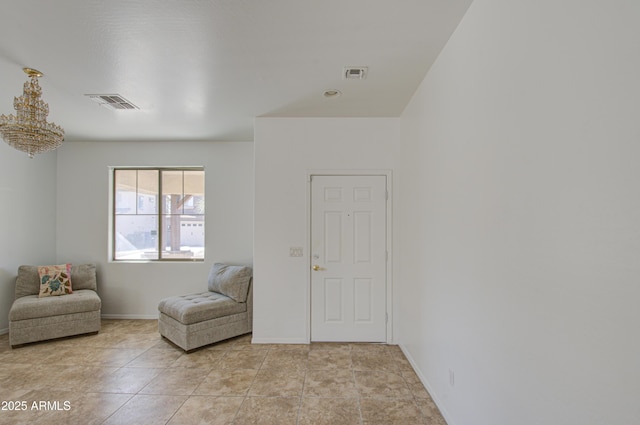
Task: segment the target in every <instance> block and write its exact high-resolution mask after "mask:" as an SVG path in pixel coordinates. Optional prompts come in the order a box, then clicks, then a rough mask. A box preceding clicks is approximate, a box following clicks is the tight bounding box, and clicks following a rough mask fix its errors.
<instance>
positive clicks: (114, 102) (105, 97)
mask: <svg viewBox="0 0 640 425" xmlns="http://www.w3.org/2000/svg"><path fill="white" fill-rule="evenodd" d="M85 96H88V97H89V99H91V100H93V101H94V102H97V103H99V104H100V105H102V106H104V107H105V108H109V109H113V110H120V109H140V108H138V107H137V106H136V105H134V104H133V103H131V102H129V101H128V100H127V99H125V98H124V97H122V96H120V95H119V94H85Z"/></svg>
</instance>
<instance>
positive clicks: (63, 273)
mask: <svg viewBox="0 0 640 425" xmlns="http://www.w3.org/2000/svg"><path fill="white" fill-rule="evenodd" d="M38 276H39V277H40V294H39V295H38V297H51V296H55V295H66V294H71V293H72V292H73V291H72V290H71V264H61V265H58V266H39V267H38Z"/></svg>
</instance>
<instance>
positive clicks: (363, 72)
mask: <svg viewBox="0 0 640 425" xmlns="http://www.w3.org/2000/svg"><path fill="white" fill-rule="evenodd" d="M344 78H345V79H347V80H364V79H365V78H367V67H366V66H348V67H346V68H345V69H344Z"/></svg>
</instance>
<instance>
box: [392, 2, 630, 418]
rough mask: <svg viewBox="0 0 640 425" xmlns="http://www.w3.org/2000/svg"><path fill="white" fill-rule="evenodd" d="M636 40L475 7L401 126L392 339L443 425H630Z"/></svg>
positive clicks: (619, 10) (599, 6) (596, 24)
mask: <svg viewBox="0 0 640 425" xmlns="http://www.w3.org/2000/svg"><path fill="white" fill-rule="evenodd" d="M639 24H640V2H637V1H635V0H612V1H606V2H605V1H578V0H567V1H557V0H537V1H529V0H476V1H475V2H474V3H473V4H472V6H471V8H470V9H469V11H468V12H467V15H466V16H465V18H464V19H463V21H462V23H461V24H460V26H459V27H458V29H457V31H456V32H455V33H454V35H453V37H452V38H451V40H450V41H449V43H448V45H447V46H446V47H445V49H444V51H443V52H442V54H441V55H440V57H439V59H438V60H437V61H436V63H435V65H434V66H433V67H432V69H431V71H430V72H429V74H428V75H427V77H426V79H425V80H424V82H423V84H422V86H421V88H420V89H419V90H418V92H417V93H416V95H415V96H414V99H413V100H412V102H411V103H410V105H409V106H408V107H407V109H406V111H405V113H404V115H403V117H402V119H401V123H402V133H403V136H402V143H403V147H402V151H403V160H402V166H401V167H400V172H399V173H398V180H399V181H400V188H401V189H400V190H401V195H402V204H401V208H400V210H401V218H400V222H401V244H402V252H401V263H400V268H401V283H400V285H399V288H398V290H397V293H398V294H399V296H400V305H401V306H402V308H401V311H400V323H401V329H400V337H399V339H400V341H401V342H402V345H403V346H404V348H405V350H406V352H407V353H408V354H409V355H410V356H411V358H412V360H413V361H414V362H415V364H416V365H417V367H418V369H419V372H420V374H421V375H422V377H423V378H424V379H425V381H426V382H427V384H428V386H429V389H430V390H431V392H432V393H433V395H434V396H435V397H436V398H437V400H438V402H439V404H440V406H441V407H442V408H443V410H444V411H445V414H446V416H447V418H448V422H449V424H450V425H454V424H456V425H512V424H518V425H529V424H532V425H533V424H556V425H560V424H567V425H569V424H571V425H574V424H581V425H588V424H594V425H595V424H616V425H625V424H626V425H631V424H638V423H640V403H639V402H638V398H639V396H640V361H639V359H640V338H639V337H638V324H640V308H638V301H639V300H640V278H639V276H640V101H639V99H640V78H639V76H640V55H638V51H639V47H640V32H639V31H638V25H639ZM449 370H452V371H453V372H454V386H451V385H450V383H449Z"/></svg>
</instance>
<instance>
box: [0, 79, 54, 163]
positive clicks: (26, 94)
mask: <svg viewBox="0 0 640 425" xmlns="http://www.w3.org/2000/svg"><path fill="white" fill-rule="evenodd" d="M23 71H24V72H25V73H26V74H27V75H29V77H30V80H27V82H25V83H24V90H23V94H22V96H20V97H15V98H14V99H13V107H14V109H15V110H16V115H8V116H7V115H4V114H3V115H0V135H2V138H3V139H4V141H5V142H7V144H9V145H10V146H12V147H14V148H16V149H18V150H19V151H22V152H26V153H27V154H28V155H29V158H33V155H34V154H37V153H43V152H48V151H52V150H54V149H56V148H57V147H58V146H60V145H61V144H62V141H63V140H64V130H63V129H62V127H60V126H59V125H56V124H55V123H52V122H47V115H49V105H47V104H46V103H45V102H43V101H42V99H41V98H40V96H41V95H42V88H41V87H40V85H39V84H38V78H39V77H42V73H41V72H39V71H36V70H35V69H31V68H23Z"/></svg>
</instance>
